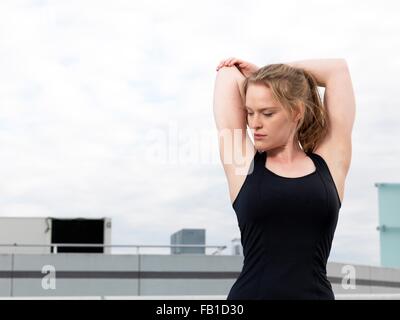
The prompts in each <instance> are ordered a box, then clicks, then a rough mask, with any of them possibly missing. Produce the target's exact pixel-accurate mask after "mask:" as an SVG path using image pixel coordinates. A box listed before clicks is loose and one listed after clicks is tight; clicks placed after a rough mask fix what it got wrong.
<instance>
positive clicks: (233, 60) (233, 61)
mask: <svg viewBox="0 0 400 320" xmlns="http://www.w3.org/2000/svg"><path fill="white" fill-rule="evenodd" d="M235 64H239V65H243V61H242V60H240V59H237V58H235V57H230V58H228V59H225V60H222V61H221V62H220V63H219V65H218V66H217V70H218V69H220V68H222V67H224V66H228V67H231V66H233V65H235Z"/></svg>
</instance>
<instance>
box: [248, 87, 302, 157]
mask: <svg viewBox="0 0 400 320" xmlns="http://www.w3.org/2000/svg"><path fill="white" fill-rule="evenodd" d="M245 108H246V110H247V123H248V125H249V127H250V129H251V131H252V133H253V134H254V144H255V148H256V149H258V150H262V151H265V150H269V149H274V148H278V147H282V146H284V145H287V144H288V143H293V136H294V133H295V129H296V120H295V121H291V120H290V117H289V115H288V113H287V112H286V111H285V109H284V108H283V107H282V106H281V105H280V104H279V102H277V101H275V100H274V99H273V96H272V92H271V89H269V88H268V87H267V86H265V85H264V84H261V83H251V84H250V85H249V86H248V88H247V93H246V103H245ZM257 134H260V135H265V136H262V137H260V138H257V137H256V135H257Z"/></svg>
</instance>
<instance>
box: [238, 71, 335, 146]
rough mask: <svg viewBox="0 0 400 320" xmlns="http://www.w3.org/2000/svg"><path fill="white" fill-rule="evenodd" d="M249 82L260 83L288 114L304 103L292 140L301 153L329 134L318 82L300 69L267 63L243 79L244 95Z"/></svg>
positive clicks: (325, 111)
mask: <svg viewBox="0 0 400 320" xmlns="http://www.w3.org/2000/svg"><path fill="white" fill-rule="evenodd" d="M251 83H263V84H265V85H266V86H267V87H268V88H269V89H271V92H272V95H273V97H274V99H275V100H276V101H278V102H279V103H280V104H281V105H282V106H283V107H284V110H286V111H287V112H288V114H289V115H291V116H293V112H294V111H296V110H300V109H299V107H300V105H304V114H303V117H302V118H300V120H299V122H298V123H297V126H296V133H295V137H294V138H295V139H296V140H298V141H299V143H300V145H301V147H302V149H303V151H304V152H313V151H314V150H315V149H316V147H317V146H318V144H319V143H320V142H321V141H322V139H323V138H324V137H325V136H326V135H327V133H328V125H329V118H328V112H327V110H326V108H325V106H324V105H323V103H322V101H321V97H320V94H319V91H318V85H317V81H316V79H315V78H314V76H313V75H312V74H311V73H309V72H307V71H306V70H304V69H302V68H297V67H292V66H289V65H286V64H282V63H276V64H269V65H266V66H264V67H262V68H260V69H259V70H258V71H256V72H254V73H253V74H251V75H250V76H249V77H247V78H246V79H245V80H244V83H243V89H244V93H245V96H246V93H247V88H248V86H249V85H250V84H251Z"/></svg>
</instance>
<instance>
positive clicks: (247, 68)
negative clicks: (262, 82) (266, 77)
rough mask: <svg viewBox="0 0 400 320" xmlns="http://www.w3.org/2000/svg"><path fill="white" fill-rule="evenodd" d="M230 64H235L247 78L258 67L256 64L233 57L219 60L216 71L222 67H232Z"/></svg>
mask: <svg viewBox="0 0 400 320" xmlns="http://www.w3.org/2000/svg"><path fill="white" fill-rule="evenodd" d="M232 66H236V67H237V68H238V69H239V71H240V72H241V73H242V74H243V75H244V76H245V77H246V78H247V77H249V76H250V75H251V74H252V73H254V72H256V71H257V70H258V69H260V68H259V67H258V66H256V65H255V64H253V63H250V62H247V61H244V60H241V59H237V58H234V57H231V58H228V59H225V60H222V61H221V62H220V64H219V65H218V66H217V71H218V70H219V69H220V68H223V67H232Z"/></svg>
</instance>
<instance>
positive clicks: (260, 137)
mask: <svg viewBox="0 0 400 320" xmlns="http://www.w3.org/2000/svg"><path fill="white" fill-rule="evenodd" d="M266 136H267V135H266V134H255V135H254V139H257V140H260V139H263V138H265V137H266Z"/></svg>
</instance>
